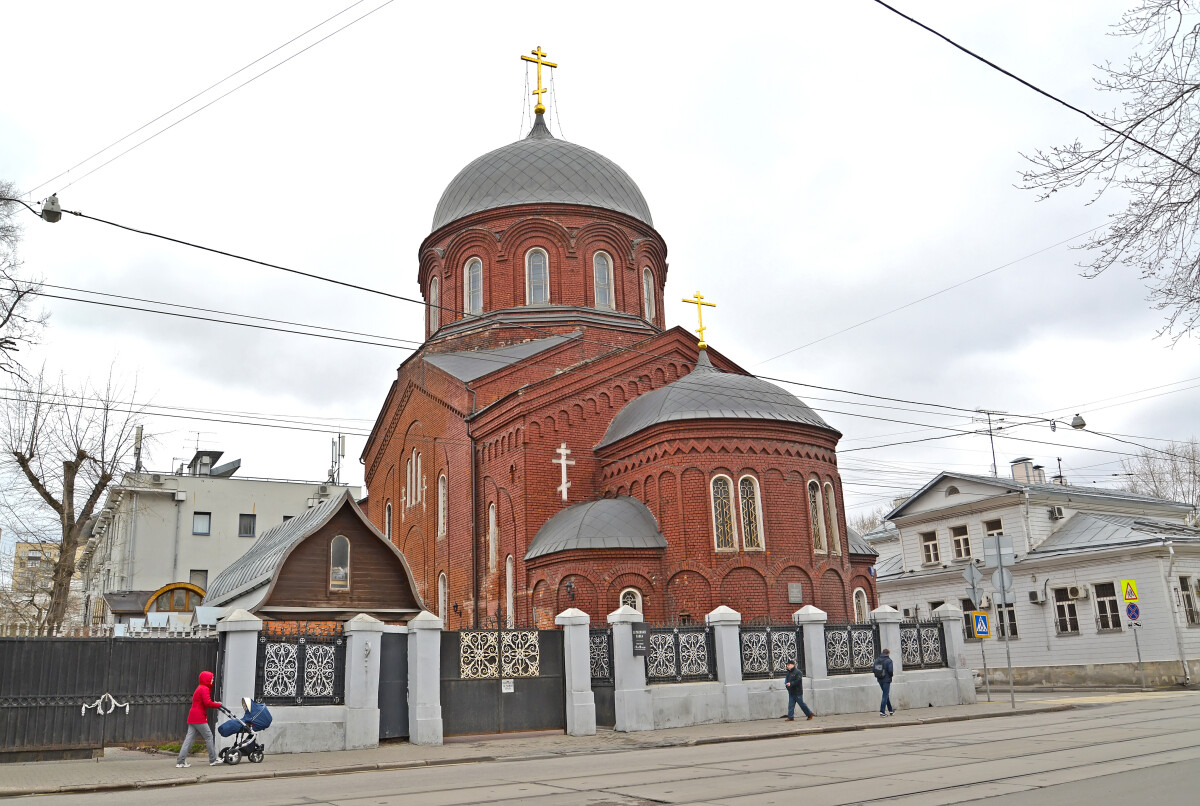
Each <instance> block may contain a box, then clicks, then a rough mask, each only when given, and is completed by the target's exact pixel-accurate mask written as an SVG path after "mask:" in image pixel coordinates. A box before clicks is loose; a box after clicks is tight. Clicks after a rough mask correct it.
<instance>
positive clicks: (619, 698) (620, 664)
mask: <svg viewBox="0 0 1200 806" xmlns="http://www.w3.org/2000/svg"><path fill="white" fill-rule="evenodd" d="M642 620H643V617H642V614H641V613H639V612H638V611H636V610H634V609H633V608H632V607H630V606H629V605H621V607H620V608H619V609H617V610H614V611H613V612H611V613H609V614H608V623H609V624H611V625H612V650H613V702H614V705H615V708H616V712H617V720H616V730H618V731H621V732H632V731H636V730H653V729H654V702H653V699H652V697H651V694H650V689H649V688H648V687H647V686H646V663H645V661H644V660H643V659H642V658H639V657H634V655H633V626H632V625H633V624H635V623H637V622H640V621H642Z"/></svg>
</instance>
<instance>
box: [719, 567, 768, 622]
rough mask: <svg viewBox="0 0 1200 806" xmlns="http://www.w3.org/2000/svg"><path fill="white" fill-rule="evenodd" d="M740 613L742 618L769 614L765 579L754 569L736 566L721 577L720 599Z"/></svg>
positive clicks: (744, 619) (762, 616) (763, 616)
mask: <svg viewBox="0 0 1200 806" xmlns="http://www.w3.org/2000/svg"><path fill="white" fill-rule="evenodd" d="M718 604H723V605H728V606H730V607H732V608H733V609H734V610H737V611H739V612H740V613H741V614H742V620H743V621H746V620H749V619H754V618H758V619H761V618H765V617H766V616H768V615H770V608H769V602H768V599H767V580H766V579H765V578H764V577H763V575H762V574H761V573H759V572H758V571H757V570H756V569H754V568H750V567H749V566H744V565H743V566H738V567H737V568H734V569H732V570H731V571H729V573H727V574H725V576H724V577H723V578H722V579H721V599H720V601H719V602H718Z"/></svg>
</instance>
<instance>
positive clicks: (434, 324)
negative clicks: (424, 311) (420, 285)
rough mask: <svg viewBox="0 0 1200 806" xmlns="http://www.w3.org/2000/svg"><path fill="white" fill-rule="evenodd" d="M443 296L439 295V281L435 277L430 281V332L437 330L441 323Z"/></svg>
mask: <svg viewBox="0 0 1200 806" xmlns="http://www.w3.org/2000/svg"><path fill="white" fill-rule="evenodd" d="M441 305H442V301H441V296H440V295H439V294H438V280H437V278H436V277H434V278H433V279H432V280H430V281H429V330H430V332H432V331H434V330H437V329H438V327H439V324H438V323H439V322H440V321H441V316H440V313H441Z"/></svg>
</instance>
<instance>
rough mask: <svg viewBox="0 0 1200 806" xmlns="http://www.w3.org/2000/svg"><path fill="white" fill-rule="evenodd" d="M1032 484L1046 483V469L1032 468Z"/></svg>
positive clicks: (1042, 466)
mask: <svg viewBox="0 0 1200 806" xmlns="http://www.w3.org/2000/svg"><path fill="white" fill-rule="evenodd" d="M1033 482H1034V484H1045V483H1046V467H1045V465H1034V466H1033Z"/></svg>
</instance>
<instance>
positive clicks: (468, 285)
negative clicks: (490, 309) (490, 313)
mask: <svg viewBox="0 0 1200 806" xmlns="http://www.w3.org/2000/svg"><path fill="white" fill-rule="evenodd" d="M463 308H464V309H466V312H467V313H469V314H476V315H478V314H481V313H483V261H482V260H480V259H479V258H477V257H473V258H471V259H470V260H468V261H467V265H466V268H464V269H463Z"/></svg>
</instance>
